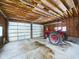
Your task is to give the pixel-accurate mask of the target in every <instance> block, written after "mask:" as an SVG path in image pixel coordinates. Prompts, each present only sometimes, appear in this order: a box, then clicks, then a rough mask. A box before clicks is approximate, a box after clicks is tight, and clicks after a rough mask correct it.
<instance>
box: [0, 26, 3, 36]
mask: <svg viewBox="0 0 79 59" xmlns="http://www.w3.org/2000/svg"><path fill="white" fill-rule="evenodd" d="M2 31H3V29H2V27H1V26H0V36H2Z"/></svg>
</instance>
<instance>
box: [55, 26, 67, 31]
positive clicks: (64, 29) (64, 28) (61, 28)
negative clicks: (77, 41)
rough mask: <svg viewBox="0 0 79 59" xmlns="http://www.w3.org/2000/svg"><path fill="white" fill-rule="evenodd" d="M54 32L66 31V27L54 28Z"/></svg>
mask: <svg viewBox="0 0 79 59" xmlns="http://www.w3.org/2000/svg"><path fill="white" fill-rule="evenodd" d="M54 29H55V30H56V31H58V30H61V31H67V29H66V26H63V27H55V28H54Z"/></svg>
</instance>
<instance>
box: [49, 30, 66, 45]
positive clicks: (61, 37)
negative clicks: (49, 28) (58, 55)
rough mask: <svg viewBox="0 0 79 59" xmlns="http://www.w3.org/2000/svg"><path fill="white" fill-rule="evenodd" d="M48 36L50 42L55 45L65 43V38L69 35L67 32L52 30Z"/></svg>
mask: <svg viewBox="0 0 79 59" xmlns="http://www.w3.org/2000/svg"><path fill="white" fill-rule="evenodd" d="M48 38H49V42H50V43H52V44H54V45H60V44H63V42H64V41H65V40H67V35H66V33H65V32H62V31H55V32H51V33H50V34H49V36H48Z"/></svg>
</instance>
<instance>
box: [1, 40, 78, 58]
mask: <svg viewBox="0 0 79 59" xmlns="http://www.w3.org/2000/svg"><path fill="white" fill-rule="evenodd" d="M67 43H68V44H69V45H68V44H67V45H65V46H54V45H52V44H50V43H49V42H48V41H47V40H46V39H36V40H35V39H34V40H29V41H27V40H22V41H15V42H9V43H8V44H6V45H5V46H4V47H3V48H2V49H1V50H0V59H79V44H74V43H72V42H67Z"/></svg>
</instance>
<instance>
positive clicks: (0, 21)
mask: <svg viewBox="0 0 79 59" xmlns="http://www.w3.org/2000/svg"><path fill="white" fill-rule="evenodd" d="M0 26H2V27H3V36H2V38H1V40H2V41H5V42H6V41H8V39H7V37H8V32H7V22H6V21H5V19H4V18H3V17H2V16H1V15H0ZM5 42H2V43H5Z"/></svg>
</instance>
